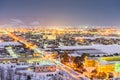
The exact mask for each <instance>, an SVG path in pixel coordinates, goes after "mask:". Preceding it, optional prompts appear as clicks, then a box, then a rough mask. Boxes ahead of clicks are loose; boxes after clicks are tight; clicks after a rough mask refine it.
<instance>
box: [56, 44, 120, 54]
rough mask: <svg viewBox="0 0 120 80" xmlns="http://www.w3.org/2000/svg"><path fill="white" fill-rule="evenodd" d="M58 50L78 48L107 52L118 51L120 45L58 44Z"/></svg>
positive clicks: (119, 50) (119, 51)
mask: <svg viewBox="0 0 120 80" xmlns="http://www.w3.org/2000/svg"><path fill="white" fill-rule="evenodd" d="M56 49H60V50H80V49H96V50H100V51H101V52H104V53H107V54H113V53H120V45H117V44H114V45H100V44H96V45H88V46H60V47H59V48H56Z"/></svg>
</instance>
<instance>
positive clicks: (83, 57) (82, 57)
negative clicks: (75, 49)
mask: <svg viewBox="0 0 120 80" xmlns="http://www.w3.org/2000/svg"><path fill="white" fill-rule="evenodd" d="M86 56H87V57H89V56H90V55H89V54H87V53H83V54H82V55H81V60H82V61H84V59H85V57H86Z"/></svg>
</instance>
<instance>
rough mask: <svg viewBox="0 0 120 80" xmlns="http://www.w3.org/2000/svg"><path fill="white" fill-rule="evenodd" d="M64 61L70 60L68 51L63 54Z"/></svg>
mask: <svg viewBox="0 0 120 80" xmlns="http://www.w3.org/2000/svg"><path fill="white" fill-rule="evenodd" d="M63 62H69V55H68V52H65V53H64V55H63Z"/></svg>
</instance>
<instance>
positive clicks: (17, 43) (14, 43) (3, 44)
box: [0, 42, 21, 47]
mask: <svg viewBox="0 0 120 80" xmlns="http://www.w3.org/2000/svg"><path fill="white" fill-rule="evenodd" d="M9 45H21V44H20V43H19V42H0V47H4V46H9Z"/></svg>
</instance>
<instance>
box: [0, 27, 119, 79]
mask: <svg viewBox="0 0 120 80" xmlns="http://www.w3.org/2000/svg"><path fill="white" fill-rule="evenodd" d="M119 48H120V29H117V28H73V27H65V28H57V27H56V28H51V27H50V28H41V27H39V28H38V27H34V28H12V27H11V28H1V29H0V53H1V54H0V80H89V79H90V80H99V79H102V80H119V79H120V49H119Z"/></svg>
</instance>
